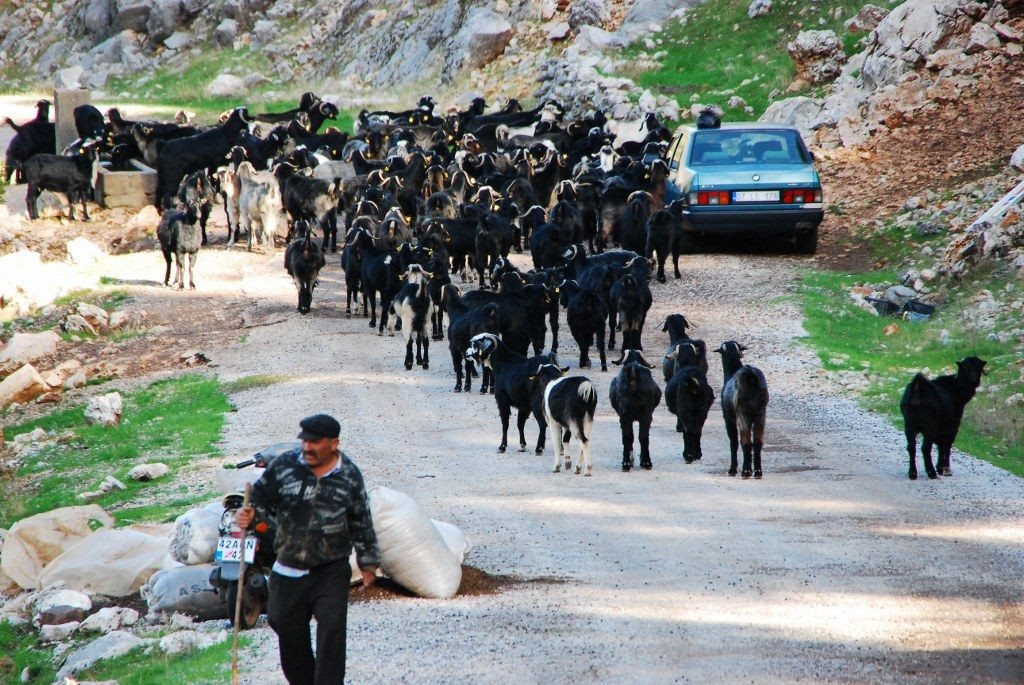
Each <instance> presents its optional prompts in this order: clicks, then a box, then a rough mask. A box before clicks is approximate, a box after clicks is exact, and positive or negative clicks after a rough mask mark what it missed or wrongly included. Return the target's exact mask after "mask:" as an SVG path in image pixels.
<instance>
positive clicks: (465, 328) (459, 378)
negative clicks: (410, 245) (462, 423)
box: [441, 284, 498, 392]
mask: <svg viewBox="0 0 1024 685" xmlns="http://www.w3.org/2000/svg"><path fill="white" fill-rule="evenodd" d="M443 292H444V295H443V297H442V298H441V299H442V304H443V305H444V307H445V309H446V310H447V312H448V351H449V352H451V355H452V366H453V367H454V369H455V392H462V391H463V390H465V391H466V392H470V390H472V378H473V375H474V374H475V373H476V369H475V368H474V366H473V361H472V360H471V359H468V358H466V349H467V348H468V347H469V345H470V341H472V340H473V338H474V337H475V336H477V335H479V334H480V333H497V332H498V305H496V304H493V303H492V304H488V305H485V306H483V307H471V306H469V305H468V304H466V303H464V302H463V301H462V298H461V296H460V295H459V289H458V288H456V287H455V286H454V285H450V284H449V285H446V286H444V290H443ZM463 368H465V376H463ZM490 375H491V370H490V369H488V368H485V369H484V378H483V379H481V383H482V384H484V387H488V386H491V387H493V383H492V381H491V378H490ZM463 379H465V380H463Z"/></svg>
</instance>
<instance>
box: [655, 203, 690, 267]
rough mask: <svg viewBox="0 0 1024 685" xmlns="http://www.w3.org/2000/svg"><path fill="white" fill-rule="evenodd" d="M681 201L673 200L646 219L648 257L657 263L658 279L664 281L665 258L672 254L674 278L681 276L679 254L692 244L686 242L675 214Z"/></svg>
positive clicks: (681, 225) (688, 249) (686, 250)
mask: <svg viewBox="0 0 1024 685" xmlns="http://www.w3.org/2000/svg"><path fill="white" fill-rule="evenodd" d="M680 202H681V201H679V200H677V201H676V202H673V203H672V204H670V205H669V206H668V207H666V208H665V209H659V210H658V211H656V212H653V213H652V214H651V216H650V218H649V219H647V250H646V253H645V254H646V255H647V257H648V259H650V258H652V257H654V258H655V262H656V263H657V265H658V281H660V282H661V283H664V282H665V280H666V279H665V260H666V259H667V258H668V257H669V255H671V256H672V266H673V268H674V269H675V276H676V278H682V274H681V273H679V255H680V254H681V253H683V252H690V251H692V249H690V248H691V247H692V246H689V245H688V243H687V240H688V239H687V236H686V234H685V233H684V232H683V224H682V222H681V221H680V220H679V216H677V214H678V212H679V211H681V210H680V209H679V208H678V207H679V205H677V203H680Z"/></svg>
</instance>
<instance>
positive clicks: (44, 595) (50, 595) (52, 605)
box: [33, 587, 92, 625]
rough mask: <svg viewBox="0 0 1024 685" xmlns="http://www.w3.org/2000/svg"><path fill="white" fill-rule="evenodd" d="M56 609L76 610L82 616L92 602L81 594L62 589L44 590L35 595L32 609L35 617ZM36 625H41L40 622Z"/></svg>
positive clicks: (90, 607) (89, 608)
mask: <svg viewBox="0 0 1024 685" xmlns="http://www.w3.org/2000/svg"><path fill="white" fill-rule="evenodd" d="M57 607H71V608H74V609H78V610H80V611H81V612H82V613H83V615H84V614H85V613H87V612H88V611H89V610H91V609H92V600H91V599H89V596H88V595H86V594H85V593H83V592H78V591H77V590H67V589H65V588H63V587H52V588H46V589H44V590H42V591H40V592H39V593H37V594H36V595H35V600H34V604H33V608H34V609H35V612H36V614H37V615H39V616H41V615H42V614H45V613H48V612H53V611H54V609H56V608H57ZM36 625H42V622H37V623H36Z"/></svg>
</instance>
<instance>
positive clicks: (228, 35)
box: [213, 19, 238, 46]
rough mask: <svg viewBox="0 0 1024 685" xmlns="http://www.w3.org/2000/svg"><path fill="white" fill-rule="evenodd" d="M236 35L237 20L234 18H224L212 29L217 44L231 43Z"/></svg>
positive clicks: (225, 44)
mask: <svg viewBox="0 0 1024 685" xmlns="http://www.w3.org/2000/svg"><path fill="white" fill-rule="evenodd" d="M237 35H238V22H237V21H235V20H234V19H225V20H224V21H222V22H221V23H219V24H217V28H215V29H214V30H213V39H214V40H215V41H217V44H218V45H224V46H227V45H231V44H232V43H234V41H235V36H237Z"/></svg>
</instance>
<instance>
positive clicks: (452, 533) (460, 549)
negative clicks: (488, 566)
mask: <svg viewBox="0 0 1024 685" xmlns="http://www.w3.org/2000/svg"><path fill="white" fill-rule="evenodd" d="M430 522H431V523H433V524H434V527H435V528H437V532H438V533H440V534H441V538H442V539H443V540H444V544H445V546H446V547H447V548H448V551H449V552H451V553H452V555H453V556H454V557H455V558H456V559H458V560H459V563H460V564H461V563H462V562H463V561H465V559H466V554H468V553H469V549H470V547H471V544H470V542H469V540H468V539H467V538H466V536H465V535H464V534H463V532H462V530H461V529H460V528H459V527H458V526H455V525H452V524H451V523H445V522H444V521H438V520H437V519H430ZM348 565H349V566H350V567H351V568H352V581H351V584H352V585H359V584H360V583H361V582H363V573H362V571H360V569H359V564H358V562H357V561H356V551H355V550H354V549H353V550H352V554H351V555H349V558H348ZM165 568H166V566H165ZM382 574H383V571H379V572H378V574H377V575H382Z"/></svg>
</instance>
